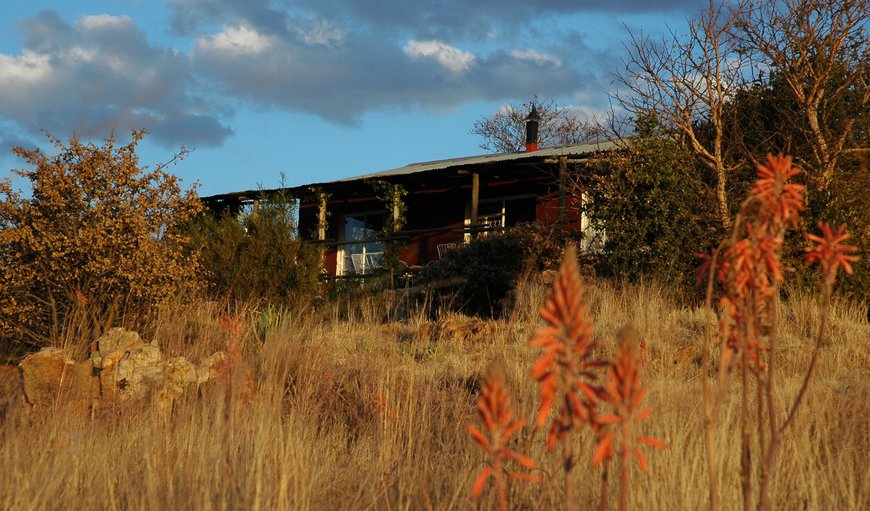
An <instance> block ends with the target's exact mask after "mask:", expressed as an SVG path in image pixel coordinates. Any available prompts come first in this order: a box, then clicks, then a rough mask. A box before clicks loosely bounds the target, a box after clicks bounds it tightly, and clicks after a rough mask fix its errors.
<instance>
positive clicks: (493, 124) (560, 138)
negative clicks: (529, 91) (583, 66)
mask: <svg viewBox="0 0 870 511" xmlns="http://www.w3.org/2000/svg"><path fill="white" fill-rule="evenodd" d="M532 104H534V105H535V108H536V109H537V110H538V114H539V115H540V120H539V124H538V144H539V145H541V146H542V147H548V146H558V145H571V144H582V143H584V142H591V141H593V140H595V139H596V138H597V137H598V134H599V130H598V128H597V127H596V125H595V124H594V123H590V122H586V121H584V120H583V119H581V118H580V115H579V114H578V112H577V111H576V110H575V109H573V108H570V107H566V106H562V105H558V104H556V103H555V102H554V101H553V100H552V99H547V100H540V99H538V97H537V96H535V97H534V98H532V100H531V101H529V102H528V103H525V104H513V103H507V104H505V105H503V106H502V107H501V108H500V109H499V110H498V111H497V112H495V113H494V114H492V115H491V116H489V117H481V118H480V119H478V120H476V121H475V122H474V126H473V127H472V128H471V134H472V135H480V136H481V137H483V142H481V144H480V147H481V148H482V149H485V150H487V151H493V152H497V153H510V152H515V151H517V150H519V148H521V147H523V145H524V144H525V140H526V116H527V115H528V114H529V111H530V109H531V105H532Z"/></svg>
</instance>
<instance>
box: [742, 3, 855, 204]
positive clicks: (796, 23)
mask: <svg viewBox="0 0 870 511" xmlns="http://www.w3.org/2000/svg"><path fill="white" fill-rule="evenodd" d="M868 5H870V4H868V1H867V0H783V1H779V2H771V1H767V0H742V1H741V3H740V4H739V5H738V6H737V7H736V8H735V10H733V11H732V12H733V13H734V14H735V16H736V23H735V29H736V30H735V31H734V34H735V36H736V37H737V38H738V39H739V40H740V41H741V43H742V44H743V46H744V47H745V48H746V49H747V50H748V51H749V52H750V53H751V54H752V56H753V57H754V58H757V59H758V60H759V62H758V65H760V66H761V67H762V68H767V69H770V70H774V71H776V72H778V73H780V74H781V76H782V79H783V81H784V82H785V84H786V86H787V90H788V91H789V92H790V94H791V96H792V99H793V100H794V102H795V103H796V107H797V108H796V109H795V112H796V113H797V115H796V118H794V119H793V120H792V121H793V125H794V127H795V128H796V129H799V130H802V131H804V132H805V133H806V138H807V140H808V141H809V143H810V146H811V155H810V161H805V162H801V164H802V165H803V166H804V167H805V169H806V170H810V171H815V172H811V175H812V176H814V177H815V178H816V180H817V182H816V184H817V185H818V187H819V188H820V189H821V190H825V189H826V188H827V187H828V186H829V185H830V183H831V180H832V179H833V177H834V173H835V171H836V169H837V165H838V164H839V163H840V160H841V158H842V157H843V156H844V155H846V154H849V153H867V152H868V151H870V148H867V147H860V145H858V146H856V145H855V144H853V143H852V137H853V133H854V129H855V125H856V122H857V121H858V120H859V119H860V118H861V116H866V115H867V110H868V107H870V105H868V102H870V88H868V87H867V85H868V81H870V39H868V36H867V24H868V18H870V9H868ZM844 104H846V105H848V106H847V107H846V109H847V110H848V111H846V112H844V109H843V106H844Z"/></svg>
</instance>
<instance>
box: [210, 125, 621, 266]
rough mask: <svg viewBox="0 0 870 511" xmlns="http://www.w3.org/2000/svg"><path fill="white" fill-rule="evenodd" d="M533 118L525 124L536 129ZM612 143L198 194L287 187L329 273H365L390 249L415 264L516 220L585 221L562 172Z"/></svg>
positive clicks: (216, 199)
mask: <svg viewBox="0 0 870 511" xmlns="http://www.w3.org/2000/svg"><path fill="white" fill-rule="evenodd" d="M534 128H535V127H534V126H531V129H529V132H530V135H534V133H533V131H534ZM612 148H613V144H611V143H607V142H603V143H595V144H583V145H572V146H563V147H552V148H544V149H538V147H537V144H536V143H535V137H534V136H530V137H529V140H527V144H526V148H525V149H526V150H525V151H524V152H517V153H502V154H487V155H482V156H471V157H464V158H452V159H448V160H439V161H431V162H421V163H412V164H410V165H407V166H404V167H400V168H397V169H392V170H386V171H382V172H376V173H373V174H366V175H362V176H358V177H353V178H348V179H342V180H338V181H331V182H323V183H313V184H308V185H303V186H296V187H292V188H286V189H276V190H258V191H248V192H238V193H231V194H223V195H215V196H211V197H206V198H204V201H205V202H206V204H208V205H209V207H211V208H212V209H213V210H216V211H219V210H223V209H230V210H233V209H238V208H239V207H241V206H242V205H243V204H244V203H246V202H248V203H250V202H254V201H256V200H259V199H260V198H266V199H268V197H269V196H270V195H273V194H275V193H277V192H279V191H280V192H284V193H287V194H289V195H290V196H292V197H295V198H297V199H298V201H299V233H300V236H302V237H303V239H308V240H310V241H311V242H314V243H318V244H320V246H321V247H322V253H323V268H324V270H325V271H326V272H327V273H329V274H331V275H335V276H340V275H348V274H365V273H369V272H371V271H372V270H373V269H375V268H377V267H378V266H379V265H380V264H381V263H382V261H383V260H384V257H385V255H388V254H390V250H395V253H394V255H395V256H396V257H398V259H400V260H401V261H402V262H404V264H406V265H407V266H409V267H411V268H413V267H417V266H421V265H424V264H426V263H427V262H429V261H433V260H437V259H439V258H440V257H442V256H443V255H444V253H445V252H446V251H448V250H450V249H452V248H455V247H457V246H459V245H461V244H462V243H465V242H467V241H469V240H470V239H471V238H472V237H474V236H484V235H486V234H487V233H490V232H493V231H496V230H500V229H504V228H507V227H511V226H514V225H516V224H519V223H522V222H537V223H550V224H554V223H558V224H561V225H563V226H565V228H567V229H575V230H584V229H587V228H588V222H587V221H586V218H585V216H584V215H583V213H582V208H581V207H579V206H580V205H579V204H578V201H579V199H578V198H577V197H576V196H575V195H574V194H571V193H569V190H568V189H567V188H568V186H567V183H568V174H569V173H570V172H574V171H575V170H576V169H577V168H578V167H582V165H583V164H584V162H586V161H587V159H588V158H589V157H590V156H591V155H592V154H594V153H597V152H600V151H606V150H610V149H612Z"/></svg>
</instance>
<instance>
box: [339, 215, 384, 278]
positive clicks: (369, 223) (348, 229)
mask: <svg viewBox="0 0 870 511" xmlns="http://www.w3.org/2000/svg"><path fill="white" fill-rule="evenodd" d="M383 229H384V214H383V213H361V214H355V215H347V216H345V217H344V239H343V240H342V241H345V242H348V241H359V243H346V244H344V245H342V250H341V252H342V257H341V259H340V260H341V261H342V268H341V272H342V273H344V274H348V273H369V272H371V270H372V269H374V268H378V267H380V266H381V264H382V262H383V258H384V244H383V241H382V240H381V235H382V234H383Z"/></svg>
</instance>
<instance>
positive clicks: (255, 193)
mask: <svg viewBox="0 0 870 511" xmlns="http://www.w3.org/2000/svg"><path fill="white" fill-rule="evenodd" d="M616 148H617V145H616V144H615V143H613V142H596V143H591V144H579V145H569V146H560V147H547V148H543V149H539V150H537V151H532V152H522V153H498V154H485V155H480V156H466V157H462V158H451V159H447V160H437V161H429V162H419V163H411V164H409V165H405V166H404V167H399V168H395V169H389V170H384V171H380V172H374V173H370V174H363V175H360V176H355V177H349V178H345V179H338V180H335V181H322V182H316V183H309V184H305V185H299V186H293V187H285V188H274V189H259V190H245V191H240V192H231V193H224V194H217V195H211V196H208V197H202V200H203V201H204V202H206V203H221V202H225V201H242V202H244V201H252V200H256V199H258V198H261V197H269V196H271V195H275V194H278V193H282V192H283V193H285V194H287V195H290V196H294V197H298V196H301V195H304V194H307V193H311V192H312V191H313V190H317V189H323V190H325V189H331V188H343V187H350V186H355V185H358V184H360V183H363V182H366V181H371V180H386V181H402V180H405V179H409V178H413V177H417V176H419V177H423V176H427V175H434V174H438V173H445V172H454V171H469V172H473V171H475V170H479V169H485V168H488V167H496V166H500V165H499V164H504V163H516V164H528V165H536V164H537V165H549V164H554V163H557V162H558V161H559V160H560V159H561V158H563V157H564V158H568V159H569V161H572V160H573V161H574V162H577V161H580V160H585V158H586V157H588V156H589V155H592V154H595V153H599V152H604V151H610V150H613V149H616Z"/></svg>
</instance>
